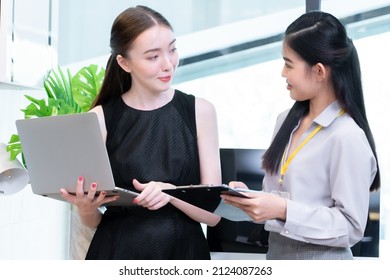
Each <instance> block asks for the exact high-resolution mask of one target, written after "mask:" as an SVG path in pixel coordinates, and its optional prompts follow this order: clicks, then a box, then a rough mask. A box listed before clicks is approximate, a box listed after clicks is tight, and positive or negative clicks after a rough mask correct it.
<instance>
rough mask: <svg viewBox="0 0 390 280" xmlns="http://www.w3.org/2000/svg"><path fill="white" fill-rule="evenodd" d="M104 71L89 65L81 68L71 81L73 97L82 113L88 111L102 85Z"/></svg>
mask: <svg viewBox="0 0 390 280" xmlns="http://www.w3.org/2000/svg"><path fill="white" fill-rule="evenodd" d="M104 75H105V69H104V68H102V67H100V68H99V67H98V66H97V65H94V64H91V65H89V66H87V67H83V68H82V69H80V71H78V72H77V73H76V74H75V75H74V76H73V79H72V83H71V84H72V91H73V96H74V99H75V101H76V102H77V104H78V105H79V106H80V107H81V108H82V111H83V112H87V111H89V109H90V107H91V105H92V103H93V101H94V100H95V98H96V96H97V94H98V93H99V90H100V88H101V86H102V83H103V78H104Z"/></svg>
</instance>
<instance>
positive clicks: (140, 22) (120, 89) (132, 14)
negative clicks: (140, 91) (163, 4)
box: [91, 6, 173, 108]
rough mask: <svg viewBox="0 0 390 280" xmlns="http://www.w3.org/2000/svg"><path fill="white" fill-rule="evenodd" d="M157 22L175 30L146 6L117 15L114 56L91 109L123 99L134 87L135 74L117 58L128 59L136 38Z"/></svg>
mask: <svg viewBox="0 0 390 280" xmlns="http://www.w3.org/2000/svg"><path fill="white" fill-rule="evenodd" d="M155 25H164V26H166V27H168V28H170V29H171V30H173V28H172V26H171V24H170V23H169V22H168V20H167V19H166V18H165V17H163V16H162V15H161V14H160V13H158V12H156V11H154V10H152V9H150V8H148V7H145V6H136V7H132V8H128V9H127V10H125V11H123V12H122V13H120V14H119V15H118V16H117V18H116V19H115V21H114V23H113V25H112V28H111V38H110V47H111V55H110V57H109V59H108V62H107V66H106V73H105V76H104V80H103V84H102V87H101V89H100V91H99V94H98V95H97V97H96V98H95V100H94V102H93V104H92V106H91V108H93V107H95V106H97V105H102V104H106V103H108V102H110V101H111V100H113V99H116V98H119V97H120V96H121V95H122V94H123V93H125V92H126V91H128V90H129V89H130V87H131V75H130V74H129V73H127V72H125V71H124V70H123V69H122V68H121V67H120V66H119V64H118V62H117V60H116V57H117V55H121V56H123V57H124V58H126V57H127V53H128V51H129V49H130V47H131V45H132V43H133V42H134V40H135V39H136V38H137V37H138V36H139V35H140V34H141V33H142V32H144V31H145V30H147V29H149V28H151V27H153V26H155Z"/></svg>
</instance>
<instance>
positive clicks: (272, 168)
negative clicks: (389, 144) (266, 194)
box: [263, 11, 380, 191]
mask: <svg viewBox="0 0 390 280" xmlns="http://www.w3.org/2000/svg"><path fill="white" fill-rule="evenodd" d="M284 43H285V44H286V45H288V46H289V48H291V49H292V50H293V51H294V52H295V53H297V54H298V55H299V56H300V57H301V58H302V59H303V60H304V61H306V62H307V63H308V64H309V65H310V66H313V65H315V64H317V63H322V64H324V65H326V66H328V67H329V68H331V80H332V83H333V88H334V90H335V94H336V98H337V101H338V102H339V103H340V105H341V106H342V108H343V109H344V110H345V111H346V112H347V113H348V114H349V115H350V116H351V117H352V118H353V119H354V121H355V122H356V123H357V125H358V126H359V127H360V128H361V129H362V130H363V131H364V133H365V135H366V137H367V139H368V142H369V144H370V147H371V149H372V152H373V154H374V156H375V158H376V159H377V167H378V172H377V173H376V176H375V179H374V181H373V183H372V185H371V187H370V190H371V191H374V190H377V189H378V188H379V186H380V174H379V166H378V158H377V154H376V148H375V142H374V138H373V135H372V133H371V129H370V126H369V124H368V120H367V116H366V109H365V105H364V98H363V88H362V82H361V73H360V62H359V57H358V54H357V51H356V48H355V46H354V44H353V42H352V40H351V39H349V38H348V36H347V33H346V30H345V28H344V26H343V25H342V24H341V22H340V21H339V20H338V19H337V18H336V17H334V16H333V15H331V14H328V13H325V12H320V11H312V12H308V13H306V14H303V15H302V16H300V17H299V18H298V19H296V20H295V21H294V22H293V23H291V24H290V25H289V26H288V27H287V29H286V31H285V38H284ZM308 110H309V102H308V101H296V102H295V103H294V105H293V106H292V108H291V109H290V112H289V113H288V115H287V117H286V119H285V121H284V123H283V124H282V126H281V128H280V129H279V131H278V133H277V134H276V136H275V138H274V140H273V141H272V143H271V145H270V147H269V149H268V150H267V151H266V153H265V154H264V157H263V168H264V169H265V170H267V171H269V172H271V173H272V174H276V173H277V172H278V171H279V167H280V163H281V160H282V156H283V153H284V148H285V147H286V145H287V143H288V141H289V137H290V134H291V132H292V130H293V129H294V128H295V127H296V126H297V124H298V122H299V120H300V119H301V118H302V117H303V116H304V115H305V114H306V113H307V112H308Z"/></svg>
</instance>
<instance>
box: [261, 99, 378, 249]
mask: <svg viewBox="0 0 390 280" xmlns="http://www.w3.org/2000/svg"><path fill="white" fill-rule="evenodd" d="M339 112H340V105H339V104H338V102H337V101H336V102H334V103H333V104H331V105H330V106H328V107H327V108H326V109H325V110H324V111H323V112H322V113H321V114H320V115H319V116H318V117H317V118H316V119H315V120H314V121H313V123H312V125H311V127H310V128H309V129H308V130H307V131H306V132H305V133H304V135H303V136H302V138H301V140H300V141H303V140H304V139H305V138H306V137H307V135H308V134H310V132H312V131H313V130H314V129H315V128H316V127H317V126H318V125H322V126H323V128H322V129H321V130H320V131H319V132H318V133H317V134H315V136H314V137H313V138H312V139H311V140H310V141H309V142H308V143H306V144H305V145H304V146H303V148H302V149H301V150H300V151H299V152H298V153H297V154H296V156H295V157H294V158H293V160H292V161H291V163H290V165H289V166H288V169H287V172H286V174H285V176H284V180H283V186H282V187H281V189H280V190H281V191H284V192H287V193H289V195H290V199H288V200H287V216H286V221H285V222H283V221H280V220H268V221H266V223H265V228H266V229H267V230H269V231H273V232H278V233H280V234H281V235H283V236H286V237H289V238H292V239H295V240H299V241H303V242H307V243H313V244H320V245H327V246H336V247H351V246H353V245H354V244H355V243H357V242H358V241H360V240H361V238H362V237H363V234H364V229H365V226H366V222H367V217H368V207H369V189H370V186H371V183H372V182H373V180H374V177H375V174H376V172H377V167H376V160H375V157H374V155H373V153H372V151H371V148H370V145H369V143H368V141H367V138H366V136H365V134H364V132H363V130H362V129H360V128H359V126H358V125H357V124H356V123H355V122H354V120H353V119H352V118H351V116H349V115H348V114H343V115H341V116H338V114H339ZM287 113H288V111H286V112H284V113H282V114H280V115H279V117H278V120H277V123H276V128H275V133H276V132H277V131H278V130H279V128H280V126H281V124H282V123H283V121H284V119H285V117H286V116H287ZM291 135H292V134H291ZM290 142H291V136H290ZM289 146H290V143H289V144H288V147H287V149H288V148H289ZM279 178H280V174H276V175H270V174H268V173H266V175H265V177H264V182H263V190H264V191H266V192H271V191H272V190H279V182H278V180H279Z"/></svg>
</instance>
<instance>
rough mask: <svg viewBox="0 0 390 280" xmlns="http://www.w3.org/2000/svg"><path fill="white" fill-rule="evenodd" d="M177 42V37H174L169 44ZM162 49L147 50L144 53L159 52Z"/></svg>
mask: <svg viewBox="0 0 390 280" xmlns="http://www.w3.org/2000/svg"><path fill="white" fill-rule="evenodd" d="M175 42H176V39H173V40H172V42H170V43H169V46H171V45H173V44H174V43H175ZM160 49H161V48H155V49H150V50H147V51H145V52H144V54H147V53H150V52H157V51H159V50H160Z"/></svg>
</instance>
